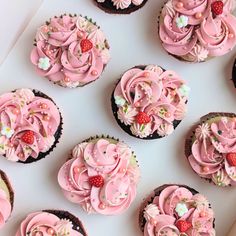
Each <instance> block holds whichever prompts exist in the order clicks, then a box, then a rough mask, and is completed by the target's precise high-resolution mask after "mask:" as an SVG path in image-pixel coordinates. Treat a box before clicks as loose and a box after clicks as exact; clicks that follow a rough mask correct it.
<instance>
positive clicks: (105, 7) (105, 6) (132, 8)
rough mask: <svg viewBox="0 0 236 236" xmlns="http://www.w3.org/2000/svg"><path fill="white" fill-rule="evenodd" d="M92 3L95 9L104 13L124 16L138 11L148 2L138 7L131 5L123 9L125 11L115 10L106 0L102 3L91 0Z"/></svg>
mask: <svg viewBox="0 0 236 236" xmlns="http://www.w3.org/2000/svg"><path fill="white" fill-rule="evenodd" d="M93 1H94V4H95V5H96V6H97V7H99V8H100V9H101V10H103V11H104V12H106V13H109V14H124V15H125V14H130V13H132V12H135V11H137V10H139V9H140V8H142V7H143V6H144V5H145V4H146V3H147V1H148V0H144V1H143V3H142V4H140V5H138V6H136V5H134V4H131V5H130V6H129V7H128V8H125V9H116V7H115V6H114V5H113V3H112V2H111V1H107V0H106V1H105V2H102V3H99V2H97V1H96V0H93Z"/></svg>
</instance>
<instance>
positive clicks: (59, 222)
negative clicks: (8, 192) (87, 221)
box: [16, 212, 83, 236]
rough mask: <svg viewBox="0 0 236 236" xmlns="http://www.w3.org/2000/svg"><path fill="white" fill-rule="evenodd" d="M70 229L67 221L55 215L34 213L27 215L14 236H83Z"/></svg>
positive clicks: (70, 225)
mask: <svg viewBox="0 0 236 236" xmlns="http://www.w3.org/2000/svg"><path fill="white" fill-rule="evenodd" d="M72 227H73V224H72V222H70V221H69V220H67V219H60V218H59V217H57V216H56V215H54V214H51V213H47V212H35V213H32V214H30V215H28V216H27V217H26V219H25V220H24V221H23V222H22V223H21V225H20V227H19V229H18V231H17V233H16V236H26V235H40V236H49V235H70V236H83V235H82V234H81V233H79V232H78V231H76V230H74V229H73V228H72ZM37 232H38V233H37Z"/></svg>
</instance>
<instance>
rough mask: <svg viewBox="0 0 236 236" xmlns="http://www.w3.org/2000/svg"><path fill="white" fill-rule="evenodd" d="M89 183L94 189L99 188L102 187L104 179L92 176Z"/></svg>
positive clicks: (99, 176)
mask: <svg viewBox="0 0 236 236" xmlns="http://www.w3.org/2000/svg"><path fill="white" fill-rule="evenodd" d="M89 183H90V184H91V185H92V186H94V187H96V188H101V187H102V186H103V185H104V178H103V177H102V176H101V175H96V176H92V177H90V178H89Z"/></svg>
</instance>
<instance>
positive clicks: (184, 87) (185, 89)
mask: <svg viewBox="0 0 236 236" xmlns="http://www.w3.org/2000/svg"><path fill="white" fill-rule="evenodd" d="M190 90H191V89H190V87H188V86H187V85H185V84H183V85H182V86H181V87H180V88H179V93H180V95H181V96H183V97H188V96H189V93H190Z"/></svg>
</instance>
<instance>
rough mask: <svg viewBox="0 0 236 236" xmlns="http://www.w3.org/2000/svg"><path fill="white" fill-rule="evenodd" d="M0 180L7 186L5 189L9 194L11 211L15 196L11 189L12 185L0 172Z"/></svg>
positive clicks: (0, 171)
mask: <svg viewBox="0 0 236 236" xmlns="http://www.w3.org/2000/svg"><path fill="white" fill-rule="evenodd" d="M0 178H1V179H2V180H3V181H4V183H5V184H6V186H7V189H8V191H9V194H10V203H11V207H12V209H13V207H14V198H15V194H14V191H13V188H12V185H11V183H10V181H9V179H8V177H7V175H6V174H5V173H4V172H3V171H2V170H0Z"/></svg>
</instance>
